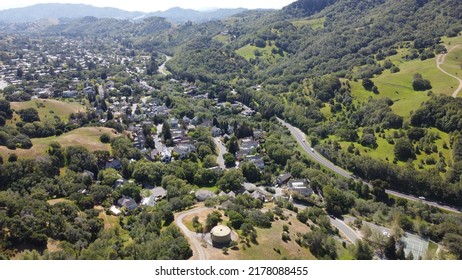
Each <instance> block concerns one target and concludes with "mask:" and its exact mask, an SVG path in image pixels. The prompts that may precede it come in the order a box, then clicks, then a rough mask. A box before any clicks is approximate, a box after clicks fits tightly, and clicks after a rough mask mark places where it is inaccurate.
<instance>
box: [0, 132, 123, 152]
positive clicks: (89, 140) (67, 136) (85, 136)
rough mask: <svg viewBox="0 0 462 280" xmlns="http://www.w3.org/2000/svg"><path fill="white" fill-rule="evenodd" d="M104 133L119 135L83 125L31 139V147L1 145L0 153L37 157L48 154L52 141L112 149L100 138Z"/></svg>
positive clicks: (67, 144)
mask: <svg viewBox="0 0 462 280" xmlns="http://www.w3.org/2000/svg"><path fill="white" fill-rule="evenodd" d="M103 133H107V134H109V135H110V136H111V137H115V136H117V134H116V132H115V131H114V130H113V129H111V128H107V127H82V128H78V129H75V130H72V131H70V132H68V133H64V134H63V135H60V136H51V137H47V138H34V139H31V140H32V144H33V146H32V148H30V149H16V150H9V149H8V148H6V147H4V146H0V155H2V156H3V157H4V158H5V157H6V156H7V155H9V154H13V153H14V154H16V155H17V156H18V157H19V158H36V157H38V156H43V155H46V151H47V149H48V147H49V146H50V143H52V142H58V143H60V144H61V146H62V147H68V146H83V147H85V148H87V149H88V150H89V151H92V152H93V151H97V150H104V151H110V150H111V146H110V144H104V143H101V141H100V140H99V137H100V136H101V135H102V134H103Z"/></svg>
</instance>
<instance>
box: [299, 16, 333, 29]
mask: <svg viewBox="0 0 462 280" xmlns="http://www.w3.org/2000/svg"><path fill="white" fill-rule="evenodd" d="M324 22H326V18H325V17H322V18H315V19H300V20H294V21H292V24H293V25H294V26H295V27H297V28H301V27H303V26H307V25H308V26H310V27H311V28H313V29H319V28H324Z"/></svg>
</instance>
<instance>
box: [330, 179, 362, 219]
mask: <svg viewBox="0 0 462 280" xmlns="http://www.w3.org/2000/svg"><path fill="white" fill-rule="evenodd" d="M323 195H324V199H325V201H326V208H327V212H329V213H331V214H333V215H335V216H341V215H343V214H346V213H348V212H349V211H350V209H351V208H352V207H353V206H354V203H355V201H354V198H353V197H352V196H350V195H348V194H346V193H345V192H343V191H341V190H339V189H336V188H335V189H334V188H332V187H329V186H326V187H324V188H323Z"/></svg>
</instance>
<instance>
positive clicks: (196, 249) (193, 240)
mask: <svg viewBox="0 0 462 280" xmlns="http://www.w3.org/2000/svg"><path fill="white" fill-rule="evenodd" d="M206 209H208V208H206V207H199V208H193V209H191V210H187V211H185V212H182V213H180V214H178V216H176V217H175V224H176V225H177V226H178V228H179V229H180V230H181V231H182V232H183V234H184V235H185V236H186V238H187V239H188V240H189V244H190V245H191V250H192V251H193V256H192V257H191V259H194V260H208V259H209V256H208V254H207V251H206V250H205V249H204V248H203V247H202V245H201V242H200V241H199V240H197V233H195V232H192V231H190V230H189V229H188V228H187V227H186V226H185V225H184V224H183V219H184V217H186V216H188V215H191V214H196V213H200V212H202V211H204V210H206Z"/></svg>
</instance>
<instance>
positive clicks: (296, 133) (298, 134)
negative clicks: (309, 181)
mask: <svg viewBox="0 0 462 280" xmlns="http://www.w3.org/2000/svg"><path fill="white" fill-rule="evenodd" d="M277 119H278V121H279V122H280V123H281V124H282V125H284V126H285V127H287V128H288V129H289V131H290V133H291V134H292V136H293V137H294V138H295V140H297V142H298V144H299V145H300V146H301V147H302V148H303V150H304V151H305V152H306V153H307V154H308V155H309V156H310V157H311V158H312V159H314V160H315V161H317V162H318V163H319V164H321V165H323V166H324V167H326V168H327V169H329V170H331V171H332V172H334V173H336V174H338V175H340V176H342V177H345V178H352V179H355V178H353V177H352V173H350V172H348V171H346V170H344V169H342V168H341V167H338V166H336V165H335V164H333V163H332V162H330V161H329V160H328V159H326V158H325V157H323V156H322V155H321V154H319V153H318V152H317V151H316V150H314V149H313V148H312V147H311V146H310V145H309V143H307V141H306V136H305V133H303V132H302V131H301V130H300V129H298V128H296V127H294V126H292V125H290V124H288V123H287V122H285V121H283V120H281V119H280V118H277ZM363 182H364V181H363ZM364 183H365V184H367V185H368V186H369V187H372V185H371V184H369V183H367V182H364ZM385 192H386V193H387V194H390V195H393V196H396V197H400V198H404V199H407V200H412V201H420V202H422V203H424V204H427V205H430V206H434V207H437V208H440V209H442V210H446V211H451V212H455V213H462V212H461V211H460V209H458V208H455V207H453V206H448V205H441V204H439V203H437V202H434V201H429V200H423V199H419V198H418V197H416V196H413V195H409V194H404V193H400V192H397V191H393V190H388V189H387V190H385Z"/></svg>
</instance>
